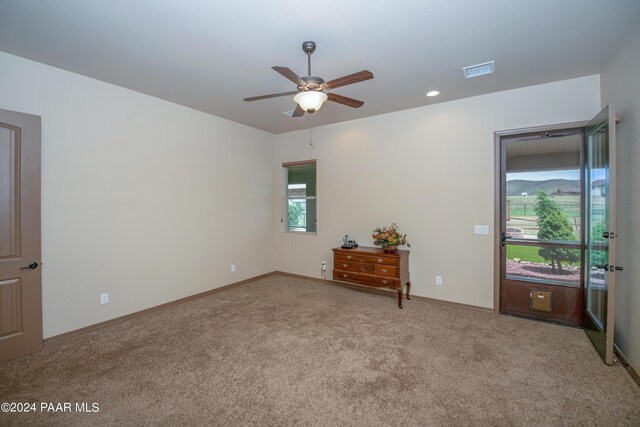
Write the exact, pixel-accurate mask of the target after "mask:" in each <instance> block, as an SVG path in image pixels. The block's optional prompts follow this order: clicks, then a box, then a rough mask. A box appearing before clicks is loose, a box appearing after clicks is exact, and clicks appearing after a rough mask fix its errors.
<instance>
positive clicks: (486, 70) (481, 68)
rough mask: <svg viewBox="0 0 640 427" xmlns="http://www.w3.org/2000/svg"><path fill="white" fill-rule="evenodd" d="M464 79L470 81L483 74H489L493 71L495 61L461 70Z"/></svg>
mask: <svg viewBox="0 0 640 427" xmlns="http://www.w3.org/2000/svg"><path fill="white" fill-rule="evenodd" d="M462 71H463V72H464V78H465V79H471V78H473V77H478V76H484V75H485V74H491V73H493V72H494V71H495V61H489V62H485V63H484V64H478V65H471V66H469V67H464V68H462Z"/></svg>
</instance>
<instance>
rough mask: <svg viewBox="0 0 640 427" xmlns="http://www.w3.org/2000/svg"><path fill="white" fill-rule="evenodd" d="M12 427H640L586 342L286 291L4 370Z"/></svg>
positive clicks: (329, 293)
mask: <svg viewBox="0 0 640 427" xmlns="http://www.w3.org/2000/svg"><path fill="white" fill-rule="evenodd" d="M0 396H1V398H0V401H9V402H53V403H58V402H71V403H73V404H75V402H88V403H93V402H97V403H98V404H99V412H97V413H75V412H72V413H57V414H52V413H40V412H37V413H22V414H6V413H0V424H2V425H38V424H42V425H52V424H58V425H141V424H147V425H203V424H207V425H233V426H245V425H261V426H270V425H274V426H276V425H278V426H280V425H317V426H327V425H349V426H378V425H399V426H417V425H421V426H425V425H433V426H439V425H442V426H449V425H463V426H464V425H487V426H489V425H490V426H530V425H571V426H582V425H602V426H612V425H615V426H621V425H629V426H632V425H634V426H637V425H640V388H639V387H638V386H637V385H636V384H635V383H634V382H633V380H632V379H631V378H630V377H629V375H628V374H627V373H626V371H625V370H624V368H623V367H621V366H619V365H618V366H613V367H609V366H606V365H604V364H603V363H602V362H601V361H600V359H599V357H598V355H597V354H596V353H595V351H594V350H593V348H592V347H591V344H590V343H589V341H588V339H587V338H586V336H585V334H584V332H582V331H580V330H578V329H571V328H566V327H561V326H556V325H551V324H545V323H539V322H533V321H528V320H523V319H517V318H513V317H504V316H497V315H494V314H491V313H486V312H481V311H474V310H468V309H462V308H457V307H450V306H445V305H439V304H433V303H426V302H422V301H415V300H414V301H407V302H406V303H405V308H404V310H399V309H398V308H397V306H396V301H395V298H394V297H393V296H383V295H374V294H370V293H365V292H359V291H356V290H353V289H347V288H343V287H338V286H333V285H328V284H321V283H317V282H311V281H303V280H298V279H292V278H288V277H282V276H272V277H269V278H266V279H262V280H260V281H258V282H254V283H252V284H249V285H246V286H242V287H238V288H234V289H231V290H228V291H224V292H221V293H217V294H214V295H211V296H209V297H206V298H202V299H199V300H196V301H192V302H189V303H185V304H182V305H180V306H177V307H174V308H171V309H167V310H163V311H159V312H156V313H153V314H150V315H147V316H144V317H142V318H138V319H134V320H131V321H128V322H125V323H121V324H117V325H115V326H111V327H108V328H104V329H101V330H99V331H96V332H92V333H89V334H85V335H83V336H78V337H74V338H70V339H67V340H64V341H61V342H59V343H56V344H51V345H48V346H46V348H45V350H44V351H43V352H41V353H39V354H35V355H32V356H28V357H25V358H22V359H18V360H15V361H12V362H8V363H5V364H3V365H0Z"/></svg>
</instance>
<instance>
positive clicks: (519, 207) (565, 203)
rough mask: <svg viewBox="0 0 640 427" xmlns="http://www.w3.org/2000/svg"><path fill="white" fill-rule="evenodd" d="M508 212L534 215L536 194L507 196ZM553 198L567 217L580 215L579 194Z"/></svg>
mask: <svg viewBox="0 0 640 427" xmlns="http://www.w3.org/2000/svg"><path fill="white" fill-rule="evenodd" d="M507 200H508V201H509V213H510V214H511V215H512V216H514V215H521V216H535V213H534V208H535V206H536V196H535V195H534V196H507ZM553 200H554V201H555V202H556V203H557V204H558V206H560V208H562V210H564V213H566V214H567V216H568V217H570V218H571V217H574V216H577V217H579V216H580V196H555V197H553Z"/></svg>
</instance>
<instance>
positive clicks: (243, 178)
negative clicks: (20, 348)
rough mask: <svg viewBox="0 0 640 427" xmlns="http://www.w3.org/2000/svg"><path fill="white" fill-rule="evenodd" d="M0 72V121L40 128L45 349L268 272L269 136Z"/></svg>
mask: <svg viewBox="0 0 640 427" xmlns="http://www.w3.org/2000/svg"><path fill="white" fill-rule="evenodd" d="M0 70H1V74H2V78H0V108H4V109H8V110H14V111H21V112H26V113H30V114H37V115H40V116H42V253H43V261H44V266H43V270H42V273H43V310H44V334H45V337H48V336H52V335H57V334H60V333H63V332H67V331H70V330H73V329H77V328H80V327H83V326H87V325H90V324H93V323H97V322H100V321H103V320H107V319H111V318H114V317H117V316H121V315H124V314H128V313H131V312H134V311H137V310H141V309H144V308H147V307H152V306H155V305H158V304H162V303H165V302H168V301H171V300H175V299H177V298H181V297H184V296H188V295H192V294H195V293H198V292H202V291H205V290H208V289H212V288H216V287H219V286H222V285H226V284H229V283H232V282H236V281H239V280H242V279H244V278H248V277H252V276H256V275H259V274H263V273H267V272H270V271H272V270H274V266H275V257H274V255H273V252H271V251H268V250H265V248H268V247H269V245H270V243H271V242H272V240H273V234H274V231H273V227H272V224H273V223H274V219H273V218H272V212H273V201H272V192H271V189H272V183H271V179H272V176H273V174H272V169H273V150H274V146H273V135H271V134H268V133H265V132H262V131H258V130H255V129H252V128H249V127H246V126H243V125H239V124H237V123H233V122H230V121H227V120H223V119H220V118H217V117H214V116H211V115H208V114H205V113H201V112H198V111H195V110H191V109H189V108H185V107H182V106H179V105H176V104H172V103H169V102H165V101H162V100H159V99H156V98H153V97H149V96H146V95H142V94H140V93H137V92H133V91H129V90H126V89H123V88H120V87H117V86H113V85H109V84H106V83H103V82H99V81H97V80H93V79H89V78H86V77H82V76H79V75H77V74H73V73H69V72H66V71H63V70H59V69H56V68H52V67H48V66H45V65H42V64H38V63H35V62H31V61H27V60H24V59H21V58H18V57H16V56H11V55H8V54H5V53H0ZM142 77H143V76H141V78H142ZM232 263H236V264H237V272H235V273H231V271H230V265H231V264H232ZM101 292H108V293H109V295H110V299H111V301H110V303H109V304H106V305H100V303H99V294H100V293H101Z"/></svg>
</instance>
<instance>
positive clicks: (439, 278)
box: [436, 276, 442, 285]
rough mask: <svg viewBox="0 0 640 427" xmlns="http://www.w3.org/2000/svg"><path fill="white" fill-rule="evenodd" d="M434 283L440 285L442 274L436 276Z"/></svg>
mask: <svg viewBox="0 0 640 427" xmlns="http://www.w3.org/2000/svg"><path fill="white" fill-rule="evenodd" d="M436 285H442V276H436Z"/></svg>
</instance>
